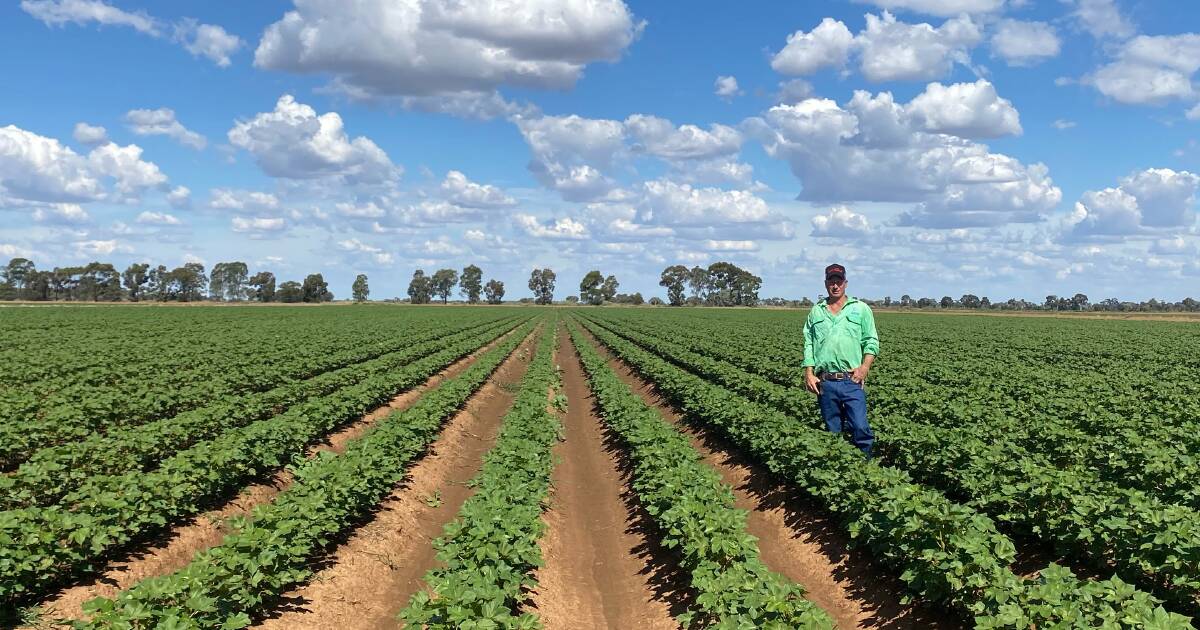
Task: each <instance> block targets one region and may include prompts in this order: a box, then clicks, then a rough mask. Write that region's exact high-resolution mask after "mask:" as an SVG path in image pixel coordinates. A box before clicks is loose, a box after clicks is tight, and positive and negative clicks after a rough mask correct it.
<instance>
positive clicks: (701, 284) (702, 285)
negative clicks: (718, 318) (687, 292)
mask: <svg viewBox="0 0 1200 630" xmlns="http://www.w3.org/2000/svg"><path fill="white" fill-rule="evenodd" d="M687 283H688V288H689V289H691V290H692V297H693V298H695V299H700V300H703V299H705V294H706V293H707V292H708V289H709V278H708V270H707V269H705V268H704V267H700V266H696V267H692V268H691V269H690V270H689V271H688V280H687Z"/></svg>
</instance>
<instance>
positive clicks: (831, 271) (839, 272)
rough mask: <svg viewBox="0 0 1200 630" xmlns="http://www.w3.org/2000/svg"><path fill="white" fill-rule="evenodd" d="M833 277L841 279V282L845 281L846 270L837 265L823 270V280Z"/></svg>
mask: <svg viewBox="0 0 1200 630" xmlns="http://www.w3.org/2000/svg"><path fill="white" fill-rule="evenodd" d="M835 276H836V277H841V279H842V280H845V279H846V268H845V267H843V266H841V265H839V264H837V263H834V264H832V265H829V266H828V267H826V268H825V279H826V280H828V279H830V278H833V277H835Z"/></svg>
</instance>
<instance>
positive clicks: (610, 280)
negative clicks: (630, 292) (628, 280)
mask: <svg viewBox="0 0 1200 630" xmlns="http://www.w3.org/2000/svg"><path fill="white" fill-rule="evenodd" d="M619 286H621V283H620V282H617V277H616V276H612V275H610V276H608V277H607V278H605V279H604V284H601V285H600V297H601V298H602V299H603V300H604V301H605V302H611V301H612V299H613V296H615V295H616V294H617V287H619Z"/></svg>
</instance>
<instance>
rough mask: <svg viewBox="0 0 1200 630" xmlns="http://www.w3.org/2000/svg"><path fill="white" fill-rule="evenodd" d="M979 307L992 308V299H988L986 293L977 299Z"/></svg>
mask: <svg viewBox="0 0 1200 630" xmlns="http://www.w3.org/2000/svg"><path fill="white" fill-rule="evenodd" d="M979 308H992V301H991V300H989V299H988V298H987V296H986V295H985V296H983V297H982V298H981V299H980V300H979Z"/></svg>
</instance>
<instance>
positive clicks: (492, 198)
mask: <svg viewBox="0 0 1200 630" xmlns="http://www.w3.org/2000/svg"><path fill="white" fill-rule="evenodd" d="M442 194H443V195H445V197H446V199H448V200H449V201H450V202H451V203H453V204H455V205H458V206H462V207H464V208H484V209H487V208H507V207H510V206H515V205H517V200H516V199H513V198H512V197H510V196H508V195H506V194H504V191H503V190H501V189H499V188H497V187H495V186H492V185H491V184H477V183H475V182H473V181H471V180H469V179H467V176H466V175H464V174H463V173H462V172H460V171H450V172H449V173H446V179H444V180H443V181H442Z"/></svg>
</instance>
